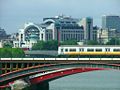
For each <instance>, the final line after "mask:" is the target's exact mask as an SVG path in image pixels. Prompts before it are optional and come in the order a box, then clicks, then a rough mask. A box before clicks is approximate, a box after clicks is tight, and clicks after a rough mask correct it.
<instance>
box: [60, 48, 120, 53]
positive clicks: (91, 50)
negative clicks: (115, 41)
mask: <svg viewBox="0 0 120 90" xmlns="http://www.w3.org/2000/svg"><path fill="white" fill-rule="evenodd" d="M69 51H70V52H76V49H74V48H72V49H69ZM79 51H80V52H83V51H84V48H80V49H79ZM87 51H88V52H94V51H96V52H102V49H92V48H88V49H87ZM105 51H106V52H110V48H105ZM113 51H114V52H120V49H113ZM61 52H63V49H61ZM65 52H68V49H65Z"/></svg>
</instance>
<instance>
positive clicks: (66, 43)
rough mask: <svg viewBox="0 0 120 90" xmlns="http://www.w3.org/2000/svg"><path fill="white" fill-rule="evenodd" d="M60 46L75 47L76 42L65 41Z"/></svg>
mask: <svg viewBox="0 0 120 90" xmlns="http://www.w3.org/2000/svg"><path fill="white" fill-rule="evenodd" d="M60 44H61V45H77V41H76V40H67V41H64V42H61V43H60Z"/></svg>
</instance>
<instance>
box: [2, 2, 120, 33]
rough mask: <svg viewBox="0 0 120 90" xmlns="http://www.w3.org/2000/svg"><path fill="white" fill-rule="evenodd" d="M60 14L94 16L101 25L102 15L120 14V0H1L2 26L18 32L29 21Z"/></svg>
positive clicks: (96, 22)
mask: <svg viewBox="0 0 120 90" xmlns="http://www.w3.org/2000/svg"><path fill="white" fill-rule="evenodd" d="M60 14H64V15H67V16H72V17H73V18H83V17H92V18H93V20H94V25H98V26H101V17H102V15H120V0H0V27H1V28H3V29H5V31H6V32H7V33H8V34H10V33H16V32H18V31H19V29H20V28H23V27H24V24H25V23H27V22H34V23H42V19H43V18H45V17H54V16H57V15H60Z"/></svg>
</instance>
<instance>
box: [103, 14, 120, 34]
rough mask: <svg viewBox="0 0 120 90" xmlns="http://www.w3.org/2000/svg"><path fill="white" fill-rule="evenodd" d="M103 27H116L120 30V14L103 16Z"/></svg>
mask: <svg viewBox="0 0 120 90" xmlns="http://www.w3.org/2000/svg"><path fill="white" fill-rule="evenodd" d="M102 29H104V30H105V29H116V30H117V32H120V16H115V15H108V16H106V15H104V16H102Z"/></svg>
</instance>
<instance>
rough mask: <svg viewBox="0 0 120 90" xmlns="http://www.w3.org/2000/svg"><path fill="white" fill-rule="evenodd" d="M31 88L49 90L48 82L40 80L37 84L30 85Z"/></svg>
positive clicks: (33, 89)
mask: <svg viewBox="0 0 120 90" xmlns="http://www.w3.org/2000/svg"><path fill="white" fill-rule="evenodd" d="M31 89H32V90H49V83H48V82H41V83H39V84H35V85H31Z"/></svg>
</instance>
